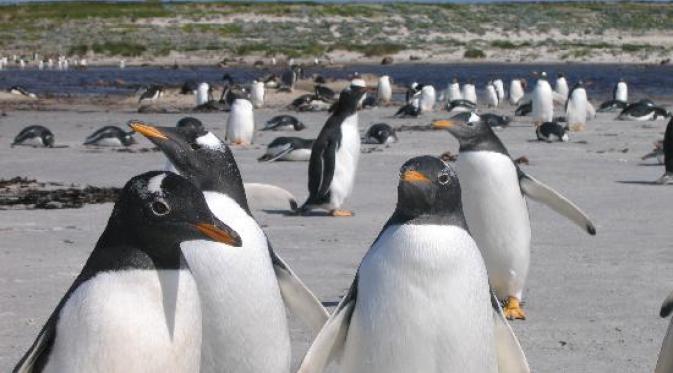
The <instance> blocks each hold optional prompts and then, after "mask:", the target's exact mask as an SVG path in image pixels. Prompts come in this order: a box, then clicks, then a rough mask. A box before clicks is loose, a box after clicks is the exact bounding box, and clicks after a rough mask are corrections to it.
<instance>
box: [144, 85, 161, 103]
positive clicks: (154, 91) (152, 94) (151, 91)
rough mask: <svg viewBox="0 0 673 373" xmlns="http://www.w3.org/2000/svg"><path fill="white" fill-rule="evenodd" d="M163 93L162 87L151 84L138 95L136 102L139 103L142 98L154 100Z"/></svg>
mask: <svg viewBox="0 0 673 373" xmlns="http://www.w3.org/2000/svg"><path fill="white" fill-rule="evenodd" d="M163 95H164V87H162V86H160V85H156V84H153V85H151V86H149V87H148V88H146V89H145V90H144V91H143V93H142V94H141V95H140V98H139V99H138V103H141V102H143V101H144V100H148V101H156V100H158V99H160V98H161V97H163Z"/></svg>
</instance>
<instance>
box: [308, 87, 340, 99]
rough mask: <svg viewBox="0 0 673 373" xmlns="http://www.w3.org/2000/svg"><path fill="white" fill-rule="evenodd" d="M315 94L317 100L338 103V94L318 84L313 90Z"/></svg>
mask: <svg viewBox="0 0 673 373" xmlns="http://www.w3.org/2000/svg"><path fill="white" fill-rule="evenodd" d="M313 93H314V96H315V99H316V100H321V101H325V102H334V101H336V96H337V95H336V92H334V91H333V90H332V89H330V88H329V87H326V86H324V85H322V84H316V86H315V87H314V88H313Z"/></svg>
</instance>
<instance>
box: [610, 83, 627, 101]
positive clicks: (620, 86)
mask: <svg viewBox="0 0 673 373" xmlns="http://www.w3.org/2000/svg"><path fill="white" fill-rule="evenodd" d="M612 99H613V100H615V101H621V102H624V103H626V102H629V88H628V86H627V85H626V81H624V79H619V82H617V84H616V85H615V88H614V89H613V90H612Z"/></svg>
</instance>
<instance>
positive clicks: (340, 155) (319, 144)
mask: <svg viewBox="0 0 673 373" xmlns="http://www.w3.org/2000/svg"><path fill="white" fill-rule="evenodd" d="M365 94H366V88H365V87H361V86H354V85H351V86H350V87H349V88H346V89H344V90H343V91H341V94H340V95H339V101H338V102H337V104H336V105H335V106H334V108H333V111H332V115H331V116H330V117H329V118H328V119H327V122H326V123H325V125H324V126H323V128H322V130H321V131H320V134H319V135H318V138H317V139H316V141H315V143H313V148H312V150H311V160H310V162H309V167H308V190H309V196H308V198H307V199H306V202H304V204H303V205H302V207H301V208H300V210H299V211H298V212H299V213H306V212H308V211H309V210H312V209H316V208H320V209H325V210H328V211H329V213H330V215H331V216H352V215H353V213H352V212H350V211H345V210H341V206H342V204H343V203H344V201H345V200H346V198H347V197H348V196H349V195H350V193H351V191H352V189H353V184H354V182H355V171H356V170H357V166H358V160H359V157H360V133H359V131H358V113H357V110H358V107H359V106H360V103H361V102H362V101H363V100H364V98H365Z"/></svg>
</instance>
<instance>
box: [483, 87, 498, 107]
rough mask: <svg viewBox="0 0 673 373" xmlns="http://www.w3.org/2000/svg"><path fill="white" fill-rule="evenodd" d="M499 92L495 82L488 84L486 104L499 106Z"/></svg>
mask: <svg viewBox="0 0 673 373" xmlns="http://www.w3.org/2000/svg"><path fill="white" fill-rule="evenodd" d="M498 102H499V100H498V92H497V91H496V90H495V85H494V84H493V82H488V84H487V85H486V105H488V107H498Z"/></svg>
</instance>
